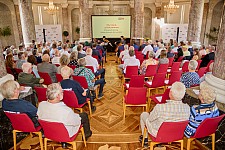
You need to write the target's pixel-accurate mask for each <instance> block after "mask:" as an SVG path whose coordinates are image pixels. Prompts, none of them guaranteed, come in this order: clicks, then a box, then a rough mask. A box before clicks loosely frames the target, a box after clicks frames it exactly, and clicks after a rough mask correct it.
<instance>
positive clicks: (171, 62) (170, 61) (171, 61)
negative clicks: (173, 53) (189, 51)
mask: <svg viewBox="0 0 225 150" xmlns="http://www.w3.org/2000/svg"><path fill="white" fill-rule="evenodd" d="M168 59H169V67H171V66H172V65H173V60H174V57H170V58H168Z"/></svg>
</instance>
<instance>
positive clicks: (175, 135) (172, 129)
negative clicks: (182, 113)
mask: <svg viewBox="0 0 225 150" xmlns="http://www.w3.org/2000/svg"><path fill="white" fill-rule="evenodd" d="M187 124H188V121H181V122H163V124H162V125H161V126H160V128H159V131H158V133H157V136H156V137H155V138H154V137H153V138H151V139H152V141H154V142H162V143H168V142H173V141H178V140H181V139H183V137H184V130H185V128H186V126H187ZM168 135H169V136H168ZM151 137H152V136H151Z"/></svg>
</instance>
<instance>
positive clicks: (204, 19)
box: [200, 3, 209, 44]
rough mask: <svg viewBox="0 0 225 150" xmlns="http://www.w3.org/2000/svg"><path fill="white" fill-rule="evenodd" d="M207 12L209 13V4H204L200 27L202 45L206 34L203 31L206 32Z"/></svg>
mask: <svg viewBox="0 0 225 150" xmlns="http://www.w3.org/2000/svg"><path fill="white" fill-rule="evenodd" d="M208 12H209V3H205V4H204V9H203V17H202V27H201V36H200V42H201V43H203V44H204V37H205V33H206V32H205V31H206V23H207V17H208Z"/></svg>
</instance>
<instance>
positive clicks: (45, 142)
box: [44, 138, 48, 150]
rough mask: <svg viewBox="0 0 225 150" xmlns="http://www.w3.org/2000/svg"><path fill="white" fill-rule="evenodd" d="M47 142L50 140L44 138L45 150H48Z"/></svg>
mask: <svg viewBox="0 0 225 150" xmlns="http://www.w3.org/2000/svg"><path fill="white" fill-rule="evenodd" d="M47 142H48V139H47V138H44V145H45V150H47V148H48V146H47Z"/></svg>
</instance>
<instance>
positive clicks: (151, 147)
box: [150, 142, 157, 150]
mask: <svg viewBox="0 0 225 150" xmlns="http://www.w3.org/2000/svg"><path fill="white" fill-rule="evenodd" d="M155 144H157V143H155V142H150V150H153V149H154V146H155Z"/></svg>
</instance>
